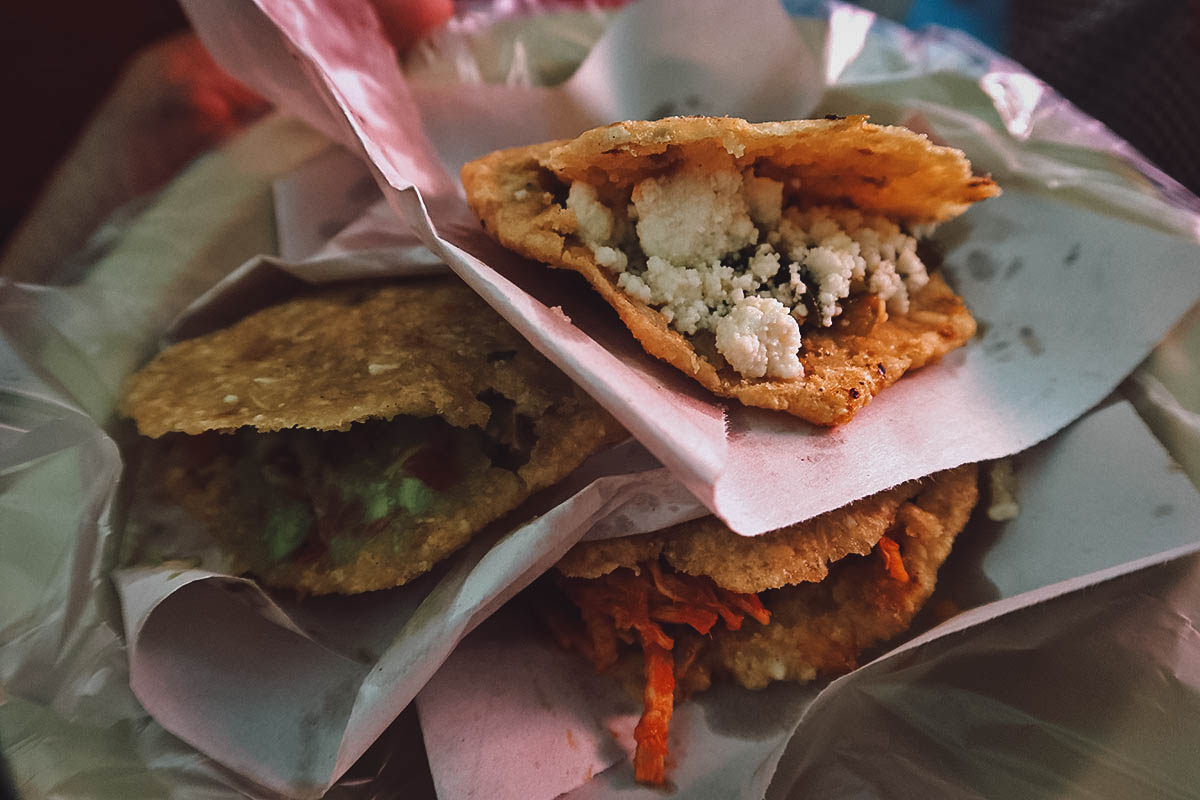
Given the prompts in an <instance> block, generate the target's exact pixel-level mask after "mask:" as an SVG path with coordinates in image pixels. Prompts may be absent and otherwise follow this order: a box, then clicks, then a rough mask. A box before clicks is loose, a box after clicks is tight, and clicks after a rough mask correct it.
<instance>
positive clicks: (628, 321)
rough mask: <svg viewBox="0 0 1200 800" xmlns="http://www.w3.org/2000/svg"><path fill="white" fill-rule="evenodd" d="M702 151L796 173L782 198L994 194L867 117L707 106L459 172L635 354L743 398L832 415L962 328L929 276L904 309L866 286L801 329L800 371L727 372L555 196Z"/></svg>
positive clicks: (903, 209)
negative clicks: (632, 344) (589, 293)
mask: <svg viewBox="0 0 1200 800" xmlns="http://www.w3.org/2000/svg"><path fill="white" fill-rule="evenodd" d="M710 154H719V155H720V156H721V157H722V158H723V159H724V160H726V161H727V160H728V156H729V155H731V156H733V158H734V162H735V164H736V165H738V166H749V165H752V164H761V163H767V164H768V165H769V168H770V169H771V170H773V171H774V172H773V173H772V174H778V175H786V176H789V177H796V178H798V179H799V181H800V190H799V191H800V196H799V197H798V198H792V199H791V201H790V202H797V201H799V202H802V203H806V204H816V203H825V204H849V205H852V206H854V207H856V208H858V209H860V210H863V211H873V212H879V213H884V214H888V215H890V216H892V217H894V218H897V219H901V220H904V221H907V222H913V223H924V222H934V221H939V220H943V219H947V218H949V217H952V216H955V215H956V214H958V213H961V212H962V211H963V210H964V209H965V208H966V207H967V206H968V205H969V204H970V203H972V202H974V201H976V200H981V199H984V198H987V197H991V196H994V195H996V194H998V193H999V190H998V189H997V187H996V185H995V184H994V183H993V182H992V181H991V180H990V179H989V178H986V177H980V176H973V175H972V174H971V168H970V164H969V163H968V162H967V160H966V158H965V157H963V155H962V153H961V152H959V151H957V150H954V149H952V148H946V147H939V146H937V145H934V144H932V143H931V142H930V141H929V140H928V139H927V138H926V137H924V136H923V135H920V134H916V133H913V132H912V131H909V130H907V129H905V128H898V127H890V126H880V125H872V124H870V123H868V122H867V121H866V118H865V117H849V118H846V119H841V120H801V121H796V122H778V123H760V124H757V125H755V124H751V123H748V122H745V121H744V120H738V119H729V118H707V117H696V118H669V119H665V120H658V121H655V122H625V123H618V124H615V125H610V126H608V127H606V128H599V129H596V130H593V131H588V132H586V133H584V134H582V135H581V136H580V137H578V138H577V139H574V140H562V141H555V142H546V143H543V144H536V145H530V146H527V147H520V148H513V149H508V150H501V151H498V152H495V153H492V154H490V155H488V156H485V157H483V158H481V159H479V160H477V161H473V162H470V163H468V164H467V165H465V166H464V167H463V171H462V179H463V184H464V186H465V187H466V191H467V200H468V202H469V203H470V205H471V208H472V209H473V210H474V212H475V214H476V215H477V216H478V217H479V219H480V220H481V222H482V224H483V225H484V227H485V228H486V230H487V231H488V232H489V233H490V234H491V235H492V236H493V237H494V238H495V239H496V240H497V241H499V242H500V243H501V244H503V245H504V246H505V247H507V248H509V249H511V250H514V251H516V252H518V253H520V254H522V255H524V256H526V257H528V258H532V259H536V260H538V261H542V262H544V263H546V264H548V265H550V266H552V267H560V268H565V269H571V270H574V271H576V272H578V273H580V274H581V275H583V277H584V278H585V279H586V280H587V281H588V283H589V284H591V286H592V288H593V289H595V290H596V291H597V292H599V293H600V295H601V296H602V297H603V298H604V300H605V301H607V302H608V303H609V304H610V305H611V306H612V307H613V308H614V309H615V310H616V312H617V314H618V316H619V317H620V318H621V321H622V322H623V323H624V324H625V325H626V327H628V328H629V330H630V332H631V333H632V334H633V336H634V337H635V338H636V339H637V340H638V342H639V343H641V345H642V347H643V348H644V349H645V350H646V352H648V353H650V354H651V355H654V356H656V357H658V358H660V359H662V360H664V361H667V362H668V363H670V364H672V365H673V366H675V367H676V368H678V369H680V370H682V371H683V372H684V373H686V374H688V375H690V376H692V377H693V378H694V379H695V380H696V381H698V382H699V383H701V384H702V385H703V386H704V387H705V388H707V389H708V390H709V391H711V392H713V393H714V394H717V395H719V396H722V397H730V398H735V399H737V400H739V401H740V402H742V403H744V404H746V405H750V406H757V407H762V408H770V409H776V410H782V411H787V412H788V413H791V414H794V415H796V416H799V417H802V418H804V419H806V420H808V421H810V422H813V423H816V424H820V425H836V424H841V423H843V422H846V421H848V420H849V419H851V418H852V417H853V416H854V414H855V413H856V412H857V411H858V409H860V408H861V407H862V406H864V405H866V403H867V402H869V401H870V399H871V398H872V397H873V396H874V395H875V394H877V393H878V392H879V391H880V390H882V389H884V388H886V387H887V386H889V385H891V384H892V383H894V382H895V381H896V380H898V379H899V378H900V377H901V376H902V375H903V374H904V373H905V372H906V371H907V370H910V369H916V368H919V367H921V366H924V365H926V364H929V363H932V362H934V361H936V360H938V359H939V358H941V357H942V356H944V355H945V354H946V353H948V352H950V351H952V350H954V349H956V348H958V347H961V346H962V345H963V344H964V343H965V342H966V341H967V340H968V339H970V337H971V336H972V335H974V332H975V321H974V319H973V318H972V317H971V314H970V312H969V311H967V309H966V307H965V306H964V305H963V303H962V300H961V299H960V298H959V297H958V296H957V295H955V294H954V292H953V291H951V290H950V288H949V287H948V286H947V285H946V284H945V282H944V281H943V280H942V279H941V278H940V277H938V276H936V275H934V276H933V278H932V280H931V281H930V282H929V284H928V285H927V286H926V287H925V288H924V289H922V290H921V291H920V292H917V293H916V294H915V295H914V296H913V298H912V303H911V308H910V310H909V313H907V314H904V315H891V316H889V315H888V314H887V313H886V311H884V310H883V307H882V304H880V303H878V302H875V303H872V298H871V297H870V296H869V295H868V296H863V297H862V298H861V299H859V300H857V301H853V300H852V301H851V302H850V303H848V305H849V306H851V307H857V308H858V311H857V312H855V314H851V313H850V311H851V309H849V308H848V310H847V313H846V314H844V315H843V317H842V318H839V319H840V320H841V321H840V323H839V324H837V325H835V326H834V327H833V328H825V329H816V330H814V329H812V328H808V327H805V328H804V329H803V335H804V340H805V344H804V347H803V348H802V350H801V354H800V362H801V364H802V366H803V368H804V374H803V376H802V377H799V378H795V379H790V380H780V379H771V378H759V379H754V378H743V377H742V376H740V375H738V374H737V373H736V372H735V371H734V370H733V369H732V368H730V367H729V366H728V364H726V363H725V361H724V359H723V358H721V356H720V355H719V354H718V353H717V352H716V349H715V347H713V346H711V345H710V343H708V342H706V341H705V340H703V339H702V338H692V339H689V338H688V337H686V336H684V335H683V334H681V333H679V332H678V331H676V330H674V329H672V328H671V327H670V325H669V323H668V321H667V319H666V318H665V317H664V316H663V315H662V314H661V313H660V312H659V311H657V310H656V309H654V308H651V307H650V306H648V305H646V304H645V303H642V302H640V301H638V300H635V299H634V298H632V297H631V296H629V295H628V294H626V293H625V292H624V291H623V290H621V289H620V288H619V287H618V285H617V276H616V275H615V274H614V273H613V272H611V271H609V270H607V269H605V268H604V267H602V266H601V265H600V264H599V263H598V262H597V261H596V258H595V255H594V254H593V252H592V250H591V249H590V248H589V247H588V246H587V245H585V244H584V242H583V240H582V239H581V238H580V236H579V235H578V224H577V220H576V218H575V214H574V212H573V211H570V210H568V209H567V208H566V207H565V205H564V202H563V197H564V196H565V191H566V187H567V185H569V183H570V181H573V180H583V181H587V182H588V183H590V184H592V185H596V186H601V187H604V186H612V187H621V186H627V185H629V184H632V183H633V182H635V181H637V180H640V179H642V178H645V177H648V176H650V175H655V174H659V173H661V172H662V171H664V170H666V169H669V168H670V167H671V166H672V165H673V164H675V163H678V162H680V161H682V160H684V159H687V160H689V161H693V162H695V161H699V162H703V161H704V160H705V158H706V156H707V155H710ZM727 154H728V155H727ZM717 160H721V159H717ZM855 316H856V317H857V319H850V318H849V317H855Z"/></svg>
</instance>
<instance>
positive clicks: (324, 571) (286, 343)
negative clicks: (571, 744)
mask: <svg viewBox="0 0 1200 800" xmlns="http://www.w3.org/2000/svg"><path fill="white" fill-rule="evenodd" d="M121 408H122V411H123V413H124V414H126V415H127V416H129V417H132V418H133V419H134V420H135V422H136V423H137V427H138V429H139V431H140V433H141V434H143V435H145V436H149V437H154V438H159V437H161V439H160V441H159V442H157V443H154V444H157V445H159V446H160V447H161V448H162V449H161V450H160V451H159V453H158V458H157V460H156V461H155V463H156V464H157V465H158V466H156V468H155V470H154V472H155V474H154V476H153V479H154V480H156V481H160V482H161V487H159V488H160V489H161V490H162V494H163V495H164V496H166V497H167V498H168V499H169V500H170V502H172V503H175V504H177V505H179V506H182V507H183V508H184V509H185V510H187V511H188V512H190V513H191V514H192V515H193V516H195V517H197V518H199V519H200V520H202V521H203V522H204V523H205V524H206V525H207V527H208V528H209V529H210V530H211V532H212V533H213V534H214V536H215V537H216V538H217V539H219V540H220V542H221V543H222V545H223V546H224V547H226V548H228V549H229V550H230V551H231V552H232V553H233V554H234V555H235V556H236V557H237V560H238V561H239V563H240V565H241V566H242V568H243V569H244V571H247V572H251V573H254V574H255V575H257V576H258V577H259V578H260V579H261V580H262V582H264V583H265V584H267V585H270V586H276V587H290V588H293V589H296V590H298V591H299V592H301V593H311V594H323V593H332V592H336V593H343V594H348V593H356V592H364V591H368V590H373V589H384V588H388V587H392V586H398V585H401V584H403V583H406V582H407V581H410V580H412V579H413V578H415V577H417V576H418V575H421V574H422V573H425V572H427V571H428V570H429V569H430V568H431V567H432V566H433V565H434V564H435V563H436V562H438V561H439V560H441V559H443V558H445V557H446V556H448V555H449V554H451V553H453V552H454V551H455V550H457V549H458V548H459V547H461V546H462V545H463V544H465V543H466V542H467V541H468V540H469V539H470V538H471V536H472V535H473V534H474V533H475V532H477V531H478V530H479V529H480V528H482V527H483V526H484V525H485V524H487V523H488V522H491V521H492V520H494V519H496V518H498V517H500V516H501V515H503V514H505V513H506V512H508V511H510V510H512V509H513V508H515V507H516V506H517V505H518V504H519V503H521V502H522V501H523V500H524V499H525V498H527V497H528V496H529V495H530V494H531V493H533V492H534V491H536V490H537V489H540V488H542V487H545V486H549V485H550V484H552V483H555V482H556V481H558V480H559V479H560V478H562V477H564V476H565V475H566V474H567V473H568V472H570V471H571V470H572V469H574V468H575V467H576V466H577V465H578V464H579V463H580V462H581V461H582V460H583V459H584V458H585V457H586V456H587V455H588V454H590V453H592V452H593V451H595V450H596V449H597V448H598V447H600V446H601V445H602V444H603V443H605V442H609V441H612V440H613V438H614V437H618V438H619V437H620V436H621V435H622V434H621V433H620V429H619V427H618V426H617V424H616V423H615V422H614V421H613V420H612V419H611V418H610V417H609V416H608V415H607V414H606V413H605V412H604V411H602V410H601V409H600V408H599V407H598V406H597V405H596V404H595V403H594V402H593V401H592V400H591V399H590V398H589V397H588V396H587V395H585V394H584V393H583V392H582V391H581V390H579V389H577V388H576V387H575V386H574V385H573V384H572V383H571V382H570V381H569V380H568V379H567V378H566V376H564V375H563V374H562V373H560V372H559V371H558V370H557V369H556V368H555V367H553V366H552V365H551V364H550V363H549V362H548V361H546V360H545V359H544V358H543V357H542V356H541V355H540V354H538V353H537V352H536V351H535V350H534V349H533V348H532V347H531V346H530V345H529V344H528V343H527V342H526V341H525V340H524V339H523V338H522V337H521V336H520V334H518V333H517V332H516V331H515V330H514V329H513V328H511V327H510V326H509V325H508V324H507V323H506V322H504V321H503V320H502V319H501V318H500V317H499V316H498V315H497V314H496V313H495V312H494V311H493V310H492V309H491V308H490V307H488V306H487V305H486V303H484V302H483V300H481V299H480V298H479V297H478V296H477V295H476V294H475V293H474V292H472V291H471V290H470V289H469V288H468V287H467V286H466V285H465V284H463V283H461V282H459V281H457V280H455V279H436V280H420V281H411V282H406V283H404V284H400V285H386V286H381V285H373V286H367V285H362V284H360V285H354V286H343V287H340V288H334V289H328V290H321V291H315V292H312V293H309V294H306V295H303V296H300V297H297V298H295V299H292V300H289V301H287V302H283V303H280V304H279V305H275V306H273V307H270V308H267V309H265V310H262V311H259V312H258V313H256V314H253V315H251V316H249V317H247V318H245V319H243V320H242V321H240V322H238V323H236V324H235V325H233V326H232V327H230V328H227V329H224V330H220V331H217V332H215V333H211V334H208V335H205V336H201V337H199V338H196V339H191V340H187V341H184V342H181V343H179V344H176V345H174V346H172V347H169V348H168V349H166V350H164V351H163V352H162V353H161V354H160V355H159V356H158V357H157V358H155V359H154V360H153V361H151V362H150V363H149V364H148V365H147V366H146V367H145V368H144V369H142V370H141V371H140V372H138V373H137V374H136V375H134V376H133V377H132V378H131V379H130V381H129V382H128V384H127V386H126V391H125V394H124V397H123V399H122V406H121Z"/></svg>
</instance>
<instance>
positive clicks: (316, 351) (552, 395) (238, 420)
mask: <svg viewBox="0 0 1200 800" xmlns="http://www.w3.org/2000/svg"><path fill="white" fill-rule="evenodd" d="M486 389H492V390H494V391H497V392H499V393H500V394H503V395H504V396H505V397H508V398H509V399H511V400H513V401H514V402H515V403H516V410H517V411H519V412H520V413H523V414H528V415H538V414H542V413H543V412H545V411H546V409H547V408H549V407H550V405H551V404H552V403H554V402H555V401H556V400H557V399H558V398H559V397H561V396H562V395H564V394H573V393H574V390H573V388H572V386H571V383H570V381H569V380H568V379H567V378H566V377H565V376H564V375H563V374H562V373H561V372H559V371H558V369H556V368H555V367H554V366H553V365H552V364H550V362H548V361H547V360H546V359H544V358H543V357H542V356H541V355H539V354H538V353H537V352H536V351H535V350H534V349H533V348H532V347H531V346H530V345H529V343H528V342H526V341H525V340H524V339H523V338H522V337H521V335H520V334H519V333H517V331H516V330H515V329H513V328H512V327H511V326H510V325H509V324H508V323H507V322H505V321H504V320H503V319H502V318H501V317H500V316H499V315H498V314H496V313H495V312H494V311H493V310H492V309H491V308H490V307H489V306H488V305H487V304H486V303H485V302H484V301H483V300H482V299H481V298H480V297H479V296H478V295H476V294H475V293H474V292H473V291H471V289H470V288H469V287H467V286H466V285H465V284H463V283H462V282H460V281H458V280H456V279H453V278H437V279H431V280H430V279H427V280H416V281H409V282H406V283H403V284H395V285H388V286H382V285H370V284H360V285H351V286H343V287H339V288H334V289H326V290H323V291H317V292H313V293H310V294H306V295H302V296H300V297H296V298H294V299H292V300H289V301H287V302H284V303H280V304H278V305H275V306H271V307H270V308H266V309H263V310H262V311H259V312H257V313H255V314H252V315H250V316H249V317H246V318H245V319H243V320H241V321H239V322H237V323H235V324H234V325H232V326H230V327H229V328H225V329H223V330H219V331H215V332H213V333H210V334H207V335H205V336H200V337H197V338H195V339H189V340H187V341H184V342H180V343H178V344H175V345H173V346H171V347H169V348H167V349H166V350H164V351H163V352H162V353H160V354H159V355H158V356H157V357H156V358H155V359H154V360H153V361H151V362H150V363H149V364H147V365H146V366H145V367H144V368H143V369H142V370H141V371H140V372H138V373H136V374H135V375H133V376H132V377H131V378H130V380H129V381H128V382H127V384H126V386H125V394H124V397H123V398H122V401H121V411H122V413H123V414H124V415H125V416H129V417H132V418H133V419H134V421H135V422H136V423H137V426H138V431H139V432H140V433H142V434H143V435H144V436H151V437H157V436H161V435H163V434H164V433H167V432H170V431H178V432H181V433H190V434H197V433H203V432H204V431H209V430H219V431H232V430H235V429H237V428H240V427H243V426H251V427H253V428H255V429H256V430H259V431H276V430H283V429H286V428H313V429H316V430H345V429H346V428H347V427H349V425H350V424H351V423H352V422H358V421H362V420H366V419H372V418H381V419H389V418H391V417H394V416H396V415H398V414H405V415H409V416H418V417H421V416H439V417H442V418H443V419H445V420H446V421H447V422H449V423H450V424H452V425H455V426H457V427H466V426H468V425H477V426H480V427H482V426H483V425H484V424H486V422H487V420H488V416H489V413H490V411H489V408H488V406H487V404H486V403H484V402H483V401H481V400H479V399H478V395H479V394H480V393H481V392H482V391H484V390H486Z"/></svg>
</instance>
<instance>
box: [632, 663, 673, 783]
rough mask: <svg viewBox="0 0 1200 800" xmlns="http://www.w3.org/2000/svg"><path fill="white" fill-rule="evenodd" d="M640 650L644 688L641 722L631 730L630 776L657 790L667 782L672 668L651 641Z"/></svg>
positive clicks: (671, 705) (671, 703)
mask: <svg viewBox="0 0 1200 800" xmlns="http://www.w3.org/2000/svg"><path fill="white" fill-rule="evenodd" d="M642 650H643V652H644V656H645V663H646V688H645V690H644V691H643V692H642V718H641V719H640V720H639V721H638V724H637V727H636V728H634V730H633V738H634V739H635V740H637V751H636V752H635V753H634V756H633V775H634V777H635V778H636V779H637V781H638V783H647V784H651V785H654V786H661V785H662V784H663V783H665V782H666V780H667V733H668V731H669V729H670V725H671V713H672V712H673V711H674V709H675V665H674V662H673V660H672V658H671V651H670V650H667V649H666V648H663V647H659V646H658V644H657V643H656V642H654V641H652V640H644V641H643V642H642Z"/></svg>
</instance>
